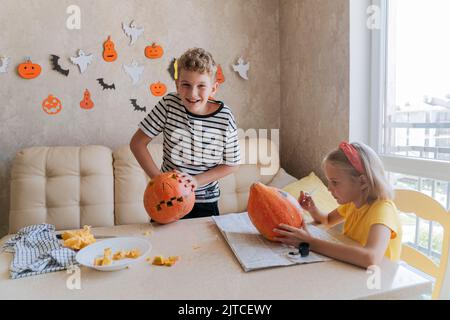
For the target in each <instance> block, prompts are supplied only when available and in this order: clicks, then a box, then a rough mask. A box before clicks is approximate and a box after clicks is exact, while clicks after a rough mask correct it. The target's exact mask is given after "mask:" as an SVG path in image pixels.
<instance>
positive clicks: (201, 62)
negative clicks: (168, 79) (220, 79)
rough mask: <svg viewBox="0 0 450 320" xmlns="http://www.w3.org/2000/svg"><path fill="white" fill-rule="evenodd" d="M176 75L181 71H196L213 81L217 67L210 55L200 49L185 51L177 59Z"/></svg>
mask: <svg viewBox="0 0 450 320" xmlns="http://www.w3.org/2000/svg"><path fill="white" fill-rule="evenodd" d="M177 64H178V74H180V71H181V70H188V71H196V72H199V73H202V74H204V73H207V74H208V75H209V76H211V77H213V79H215V75H216V71H217V65H216V62H215V61H214V58H213V57H212V55H211V53H209V52H208V51H206V50H204V49H201V48H192V49H189V50H187V51H186V52H185V53H183V54H182V55H181V57H180V58H179V59H178V62H177Z"/></svg>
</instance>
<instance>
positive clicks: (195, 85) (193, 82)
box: [175, 69, 218, 115]
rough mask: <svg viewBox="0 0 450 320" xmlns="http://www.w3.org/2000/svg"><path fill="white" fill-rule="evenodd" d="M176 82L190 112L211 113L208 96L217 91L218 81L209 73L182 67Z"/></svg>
mask: <svg viewBox="0 0 450 320" xmlns="http://www.w3.org/2000/svg"><path fill="white" fill-rule="evenodd" d="M175 83H176V86H177V92H178V94H179V95H180V98H181V100H182V101H183V104H184V106H185V107H186V109H188V110H189V112H191V113H194V114H198V115H206V114H208V113H211V111H212V110H211V109H210V108H209V106H208V98H209V97H211V96H213V95H214V94H215V93H216V91H217V87H218V83H217V82H215V81H214V80H213V79H212V77H211V76H210V75H209V74H207V73H200V72H197V71H188V70H184V69H182V70H180V72H179V75H178V79H177V80H176V82H175Z"/></svg>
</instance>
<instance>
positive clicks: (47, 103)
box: [42, 95, 62, 115]
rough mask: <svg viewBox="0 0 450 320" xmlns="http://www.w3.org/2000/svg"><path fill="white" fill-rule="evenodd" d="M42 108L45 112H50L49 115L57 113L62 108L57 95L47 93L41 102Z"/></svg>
mask: <svg viewBox="0 0 450 320" xmlns="http://www.w3.org/2000/svg"><path fill="white" fill-rule="evenodd" d="M42 109H43V110H44V112H45V113H47V114H50V115H53V114H57V113H59V112H60V111H61V109H62V105H61V101H60V100H59V99H58V98H57V97H55V96H53V95H49V96H48V97H47V98H46V99H45V100H44V101H43V102H42Z"/></svg>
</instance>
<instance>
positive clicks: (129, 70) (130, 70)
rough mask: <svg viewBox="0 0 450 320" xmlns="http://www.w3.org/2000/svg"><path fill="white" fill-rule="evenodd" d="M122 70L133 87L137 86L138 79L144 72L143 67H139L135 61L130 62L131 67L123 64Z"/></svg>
mask: <svg viewBox="0 0 450 320" xmlns="http://www.w3.org/2000/svg"><path fill="white" fill-rule="evenodd" d="M123 69H124V70H125V73H126V74H128V75H129V76H130V77H131V79H132V80H133V85H137V84H138V82H139V78H140V77H141V75H142V73H143V72H144V66H143V65H139V64H138V63H137V62H136V61H134V60H133V61H132V62H131V65H128V66H127V65H125V64H124V65H123Z"/></svg>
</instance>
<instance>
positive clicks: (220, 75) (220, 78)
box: [216, 64, 225, 83]
mask: <svg viewBox="0 0 450 320" xmlns="http://www.w3.org/2000/svg"><path fill="white" fill-rule="evenodd" d="M216 81H217V82H218V83H224V82H225V76H224V75H223V71H222V67H221V66H220V64H219V65H218V66H217V72H216Z"/></svg>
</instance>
